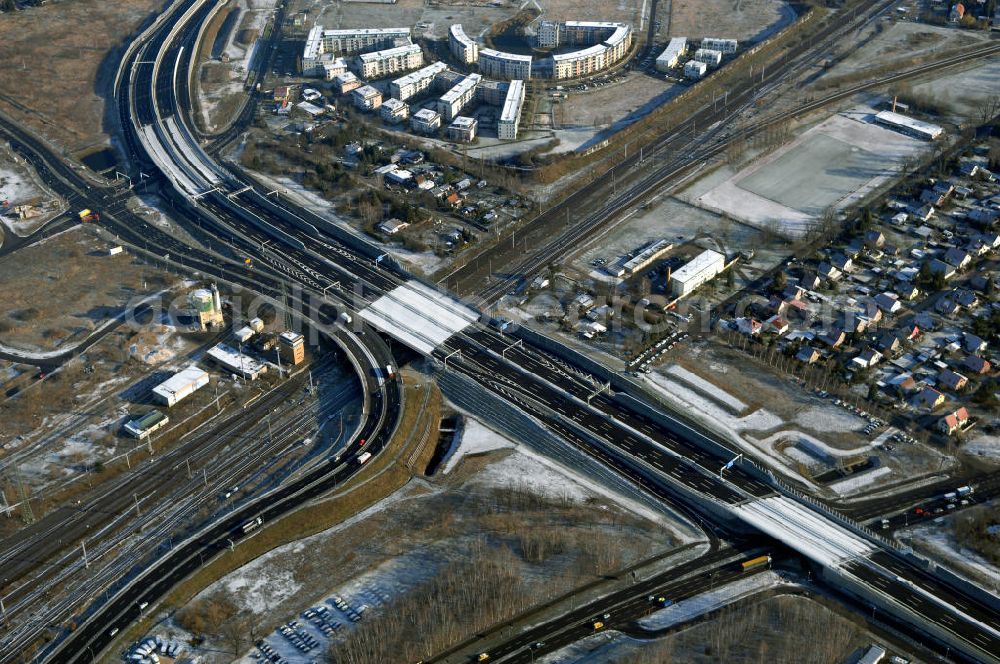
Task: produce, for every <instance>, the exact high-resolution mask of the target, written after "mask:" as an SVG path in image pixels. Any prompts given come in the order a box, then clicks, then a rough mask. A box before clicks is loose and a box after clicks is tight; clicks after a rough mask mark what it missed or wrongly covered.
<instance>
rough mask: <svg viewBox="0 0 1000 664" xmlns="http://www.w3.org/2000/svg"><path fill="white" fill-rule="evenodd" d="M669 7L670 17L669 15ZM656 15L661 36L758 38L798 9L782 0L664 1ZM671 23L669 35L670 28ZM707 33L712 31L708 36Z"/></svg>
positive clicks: (788, 19)
mask: <svg viewBox="0 0 1000 664" xmlns="http://www.w3.org/2000/svg"><path fill="white" fill-rule="evenodd" d="M667 8H669V20H668V17H667ZM657 18H660V19H661V20H662V21H663V23H662V27H661V29H660V37H661V38H666V37H667V36H669V37H687V38H688V39H700V38H701V37H705V36H715V35H725V36H726V37H727V38H730V39H739V40H740V41H741V42H746V41H747V40H751V41H758V40H761V39H764V38H766V37H767V36H769V35H771V34H773V33H774V32H775V31H777V30H780V29H781V28H783V27H785V26H786V25H788V24H790V23H791V22H792V21H793V20H794V19H795V12H794V11H792V9H791V7H789V6H788V3H785V2H782V1H781V0H755V1H753V2H739V3H733V2H728V1H727V0H709V1H708V2H700V3H689V2H671V3H669V4H667V3H664V4H661V5H660V7H659V9H658V10H657ZM668 26H669V34H665V33H667V27H668ZM708 33H711V35H709V34H708Z"/></svg>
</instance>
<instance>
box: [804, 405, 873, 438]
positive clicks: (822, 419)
mask: <svg viewBox="0 0 1000 664" xmlns="http://www.w3.org/2000/svg"><path fill="white" fill-rule="evenodd" d="M795 423H796V424H798V425H799V426H803V427H805V428H807V429H810V430H811V431H838V432H842V433H853V432H856V431H860V430H861V429H862V428H863V426H864V425H865V424H866V422H865V421H864V420H862V419H861V418H860V417H858V416H857V415H854V414H853V413H849V412H847V411H846V410H843V409H841V408H831V407H824V406H813V407H812V408H808V409H806V410H803V411H802V412H800V413H797V414H796V415H795Z"/></svg>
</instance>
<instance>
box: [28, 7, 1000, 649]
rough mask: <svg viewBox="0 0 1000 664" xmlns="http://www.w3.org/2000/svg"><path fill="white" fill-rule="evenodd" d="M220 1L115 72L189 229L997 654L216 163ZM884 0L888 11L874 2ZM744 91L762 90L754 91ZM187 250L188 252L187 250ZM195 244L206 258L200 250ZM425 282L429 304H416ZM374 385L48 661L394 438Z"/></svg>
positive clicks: (538, 357) (696, 450)
mask: <svg viewBox="0 0 1000 664" xmlns="http://www.w3.org/2000/svg"><path fill="white" fill-rule="evenodd" d="M886 6H887V5H886ZM214 8H215V6H214V4H212V3H208V2H204V0H181V2H178V3H177V4H175V5H174V6H173V7H172V8H171V9H170V10H169V12H168V14H166V15H165V17H164V18H163V19H162V20H161V21H159V22H158V23H157V24H156V25H154V26H153V28H151V30H150V31H148V32H147V33H146V34H144V36H143V38H142V39H141V40H140V41H139V42H137V44H136V45H135V47H134V48H132V49H130V51H129V53H128V54H127V56H126V58H125V60H124V61H123V64H122V67H121V69H120V71H119V77H118V80H119V86H118V104H119V112H120V115H121V121H122V126H123V129H124V133H125V134H126V137H125V144H126V145H127V146H128V150H129V151H130V152H131V157H132V159H133V160H134V162H135V163H136V164H137V165H139V164H141V165H142V167H143V168H152V169H156V170H157V171H158V172H160V173H161V174H162V177H163V178H164V179H165V180H166V181H167V182H168V183H169V185H170V186H169V188H165V189H164V191H163V193H164V195H166V196H167V197H169V198H170V199H171V200H172V201H173V204H174V206H175V208H176V209H177V210H179V211H180V216H181V218H182V219H184V220H185V221H186V222H187V223H188V224H189V225H191V224H193V225H195V226H197V228H199V229H200V230H201V231H202V232H203V233H205V234H206V235H212V234H218V235H222V236H223V237H229V238H231V239H230V242H231V243H232V244H233V246H235V247H238V249H239V251H241V252H245V253H246V254H247V255H250V256H253V257H254V258H255V259H256V260H258V261H259V262H260V263H261V264H263V265H266V266H268V269H269V271H270V274H273V275H280V276H276V278H277V279H279V280H281V281H285V282H289V281H290V282H295V283H296V284H298V285H300V286H302V288H303V289H304V290H305V291H307V292H311V293H314V294H318V293H322V294H323V295H328V296H329V297H330V298H331V299H332V300H333V301H335V302H336V303H337V305H338V306H339V308H340V309H342V310H344V311H345V312H350V314H351V315H352V319H353V321H354V322H353V324H354V325H359V324H360V323H359V321H360V319H361V317H359V316H358V315H357V314H358V313H359V312H362V313H365V314H368V316H369V318H368V320H371V317H372V316H375V314H372V313H371V312H373V311H374V312H375V313H376V314H378V316H381V319H380V320H382V324H383V328H384V329H383V331H385V332H386V333H388V334H389V335H391V336H396V338H397V339H400V340H402V341H404V342H405V343H410V344H411V345H413V346H414V347H415V349H417V350H419V351H421V352H423V353H425V354H426V355H428V356H430V357H432V358H434V359H435V360H437V361H438V362H439V364H440V366H443V367H445V368H444V369H442V370H443V371H446V372H452V373H453V374H455V375H460V376H462V377H463V379H464V380H467V381H468V383H469V384H470V385H474V386H477V389H481V390H482V391H483V393H484V394H489V395H492V396H493V397H495V398H499V399H502V400H503V401H505V402H506V403H509V404H511V405H513V406H514V407H516V408H518V409H520V410H521V411H523V412H526V413H528V414H530V415H531V416H532V417H534V418H535V419H536V420H537V421H539V422H541V423H543V424H544V425H545V426H546V427H547V428H548V429H549V430H551V431H552V432H554V433H556V434H558V435H559V436H560V437H562V438H563V440H564V441H566V444H567V445H570V446H573V447H575V448H576V449H577V450H579V451H580V452H582V453H584V454H587V455H588V456H590V457H591V458H593V459H595V460H596V461H598V462H599V463H601V464H604V465H605V466H607V467H608V468H610V469H612V470H614V471H615V472H617V473H619V474H620V475H621V476H623V477H625V478H627V479H628V480H629V481H631V482H634V483H635V484H636V485H637V486H639V487H641V488H642V489H643V490H645V491H648V492H650V493H652V494H653V495H656V496H659V497H663V498H666V499H673V500H682V501H684V502H686V503H687V504H689V505H690V506H691V507H692V508H693V509H696V510H698V511H700V512H701V513H702V515H703V516H704V518H705V519H706V520H720V519H721V520H726V521H729V522H735V523H741V524H742V525H743V526H744V527H746V528H748V529H751V530H759V531H762V532H764V533H765V534H767V535H769V536H772V537H775V538H777V539H779V540H781V541H782V542H784V543H785V544H786V545H787V546H789V548H791V549H793V550H796V551H798V552H799V553H800V554H802V555H805V556H807V557H809V558H810V559H811V560H813V561H814V562H815V563H817V564H818V565H820V566H822V567H823V568H824V570H825V572H826V574H827V575H828V580H829V581H830V582H831V583H833V584H835V585H837V586H838V587H840V588H841V589H842V590H844V591H845V592H847V593H850V594H852V595H855V596H861V597H866V598H867V597H870V598H873V601H876V602H878V603H879V604H880V606H882V607H883V609H884V610H886V611H888V612H890V613H892V614H893V615H895V616H898V617H899V618H900V619H902V620H904V621H907V622H909V623H910V624H913V625H917V626H918V627H919V628H920V629H923V630H925V631H927V632H928V634H930V635H931V637H930V638H933V639H935V640H937V642H938V643H940V644H942V649H943V648H945V647H947V648H950V649H951V651H952V653H953V654H957V655H961V656H962V657H964V658H966V659H967V660H969V661H997V659H996V653H1000V624H998V621H997V614H996V611H995V607H994V606H993V605H991V604H990V603H989V602H988V601H987V600H985V599H984V598H982V597H978V596H975V595H974V594H970V593H969V592H968V591H967V589H963V588H959V587H953V586H952V585H949V583H947V582H945V581H943V580H941V579H939V578H938V577H937V576H934V575H932V574H930V573H927V572H925V571H923V570H921V569H919V567H918V565H917V564H914V562H913V561H912V560H911V559H909V558H907V557H906V556H904V555H901V554H900V553H899V552H897V551H896V550H895V549H893V548H892V547H889V546H887V545H886V544H884V543H882V542H880V541H879V540H877V539H876V538H874V537H872V536H871V535H868V534H866V533H864V531H862V530H861V529H859V528H857V527H855V526H853V525H852V524H851V523H850V521H849V520H847V519H846V518H843V517H842V516H840V515H838V514H836V513H834V512H832V511H829V510H826V509H823V508H820V507H819V506H815V505H812V504H811V503H808V501H804V500H802V499H800V498H798V497H796V496H794V495H791V494H788V493H787V491H786V490H785V489H782V488H781V487H780V485H779V484H778V483H776V482H774V481H773V479H772V478H770V477H769V476H768V474H767V473H765V472H762V471H760V470H759V469H757V468H756V467H755V466H754V465H753V464H752V463H749V462H745V463H737V464H735V465H733V466H731V468H729V470H727V471H726V473H725V474H723V473H722V472H721V471H720V468H721V467H722V465H723V464H725V463H726V462H727V461H729V460H730V458H728V456H727V454H728V452H726V451H725V448H724V446H722V445H721V444H719V443H717V442H715V441H709V439H710V438H711V436H709V435H707V434H705V433H704V432H698V431H695V430H693V429H691V428H690V427H689V426H687V425H685V424H684V423H681V422H678V421H674V420H671V418H669V417H668V416H666V415H659V414H658V415H655V416H654V415H652V414H650V413H649V412H647V409H644V408H639V407H637V406H636V405H635V404H634V403H633V402H631V401H629V400H628V399H625V398H623V395H620V394H615V393H614V391H613V390H611V389H609V388H606V387H605V388H602V387H601V386H600V385H599V383H598V382H597V381H596V380H594V379H593V378H592V377H591V376H590V375H589V374H588V372H586V371H584V370H581V369H580V368H579V367H578V366H575V365H574V363H573V362H572V361H567V360H565V359H562V357H565V356H562V357H561V356H559V355H557V354H553V353H552V352H550V351H547V350H544V349H542V348H541V347H539V346H537V345H533V344H532V343H530V341H525V340H524V339H520V340H518V342H515V341H514V340H512V339H511V338H510V337H507V336H505V335H504V334H503V333H502V331H499V330H497V329H495V328H493V327H491V326H490V325H487V324H480V323H477V322H473V321H472V319H474V318H475V313H474V312H473V313H472V316H471V317H470V318H468V319H463V320H461V321H460V322H458V323H455V322H454V319H456V318H461V314H464V313H466V312H469V310H468V308H467V307H463V306H462V305H460V304H458V303H456V302H453V301H451V300H449V299H448V298H447V297H446V296H444V295H443V294H433V292H432V291H431V290H430V289H428V288H427V287H426V286H425V287H421V288H417V287H416V282H415V281H414V280H413V279H411V278H410V277H409V276H408V275H406V274H405V273H403V271H402V270H401V269H400V268H399V267H398V266H397V265H395V264H394V263H393V262H392V261H391V260H384V259H382V258H379V251H378V249H377V248H375V247H373V246H370V245H368V244H367V243H366V242H364V241H363V240H362V239H360V238H357V237H353V236H351V235H350V234H348V233H347V232H345V231H342V230H340V229H337V228H334V227H332V226H331V225H330V224H329V222H327V221H326V220H324V219H321V218H319V217H317V216H316V215H314V214H312V213H310V212H308V211H306V210H302V209H299V208H296V207H295V206H293V205H291V204H290V203H288V202H287V201H278V202H276V201H275V200H273V199H271V198H269V197H268V196H266V195H265V193H264V192H261V191H259V189H258V188H257V187H256V186H255V185H254V183H253V182H252V181H251V180H249V179H246V178H244V177H243V176H242V175H241V174H240V173H239V172H238V171H234V172H229V171H226V170H225V169H223V168H221V167H219V166H218V165H217V164H216V163H215V162H214V161H212V159H211V158H210V157H209V156H208V155H207V154H206V153H205V151H204V150H203V149H202V147H201V146H200V145H199V144H198V143H197V142H196V141H195V139H194V138H193V135H192V132H191V131H190V130H189V129H188V128H187V127H186V125H185V122H184V119H183V114H180V113H178V112H177V111H178V103H183V100H184V99H185V95H186V94H188V93H185V92H184V88H185V87H186V86H187V81H188V80H190V76H188V75H186V73H185V72H183V71H181V75H180V76H178V75H177V73H178V71H179V70H180V69H181V63H182V62H187V61H186V60H185V59H184V53H185V52H189V50H190V49H191V48H193V47H194V45H195V44H194V43H193V39H194V37H193V35H195V34H197V32H198V30H199V26H200V24H201V22H203V21H205V20H207V19H208V17H209V16H210V15H211V13H212V11H213V9H214ZM880 8H881V9H884V6H883V5H882V4H879V5H878V6H876V7H875V9H876V10H881V9H880ZM774 82H776V81H774ZM765 83H767V81H765ZM747 90H750V91H748V92H747V94H748V95H752V94H754V93H753V92H752V90H753V86H751V87H750V88H747ZM731 94H734V93H733V92H732V91H731ZM174 251H177V252H178V254H179V255H186V254H187V252H188V251H189V249H188V248H186V247H178V248H176V249H174ZM191 253H192V255H195V256H197V255H198V254H197V250H192V251H191ZM205 260H207V261H208V264H209V265H213V266H214V265H216V260H217V257H216V256H213V255H211V254H209V255H208V256H207V257H206V259H205ZM418 291H419V292H420V295H419V297H421V298H423V300H420V302H426V303H427V304H428V308H422V307H421V306H419V305H414V304H413V299H412V298H413V297H414V293H416V292H418ZM432 305H433V306H434V307H438V309H437V310H439V311H444V312H447V313H448V314H449V316H447V317H446V318H448V319H449V320H450V321H451V322H450V323H448V324H451V325H453V327H452V328H450V329H448V330H447V333H446V334H443V335H438V334H437V333H436V332H435V330H440V329H441V326H442V325H443V323H442V321H441V320H439V319H435V318H434V316H435V313H434V311H433V310H431V309H430V307H431V306H432ZM387 311H388V312H391V314H392V315H389V314H386V313H385V312H387ZM451 314H454V316H452V315H451ZM376 317H377V316H376ZM394 326H395V327H394ZM357 336H358V337H361V338H364V337H368V338H371V337H373V336H374V333H373V332H371V331H370V330H368V329H367V328H365V327H361V329H360V330H359V331H358V335H357ZM377 382H378V384H377V385H372V386H371V387H372V391H371V404H372V408H373V410H375V411H378V412H380V413H381V415H380V417H379V418H378V419H377V418H370V419H369V420H368V422H367V423H366V424H365V427H364V429H363V431H362V433H361V434H359V436H358V438H357V441H356V443H355V444H353V445H352V447H351V449H350V452H351V454H352V456H348V457H346V459H347V460H346V462H344V463H341V464H339V465H336V467H334V468H332V469H321V470H319V471H316V472H315V473H313V474H310V475H308V476H306V477H304V478H302V479H301V480H300V481H297V482H295V483H293V484H290V485H288V486H284V487H281V488H280V489H277V490H276V491H274V492H273V493H271V494H270V495H268V497H267V499H266V500H262V501H257V502H255V503H253V504H252V505H248V506H246V507H244V508H242V509H239V510H237V511H236V512H234V513H233V514H232V515H229V516H227V517H226V518H225V519H223V520H222V521H219V522H215V523H213V524H212V525H210V526H208V527H207V528H206V530H205V531H204V532H202V533H200V534H198V535H196V536H195V537H193V538H191V539H189V540H187V541H186V542H184V543H178V545H177V546H176V547H175V548H174V549H173V550H171V551H170V552H169V553H168V554H167V555H165V556H163V557H162V558H161V559H159V560H158V561H157V562H156V564H155V566H154V567H150V568H148V569H147V570H145V571H144V572H143V573H142V574H140V575H138V576H136V577H135V578H134V579H132V580H131V581H130V583H129V584H128V585H127V586H126V587H125V588H120V589H117V590H116V593H115V594H114V596H113V597H112V599H110V600H109V601H108V602H107V603H104V604H101V605H97V606H95V607H93V608H92V610H91V611H90V612H89V614H88V616H87V619H86V620H85V621H84V622H83V625H82V626H81V627H80V628H79V629H78V630H77V631H76V632H74V633H72V634H69V635H67V636H65V638H63V639H62V640H60V641H57V642H56V643H55V644H53V646H52V647H51V648H50V649H49V650H48V651H47V655H46V657H47V659H50V660H51V661H68V662H69V661H72V662H75V661H89V660H91V659H93V658H94V657H95V653H97V652H99V651H100V649H101V648H102V647H104V646H105V645H106V644H107V643H108V642H109V641H110V639H111V632H112V631H113V630H115V629H118V628H120V626H123V625H125V624H127V623H128V622H129V621H130V620H132V619H134V618H135V616H136V615H137V611H138V608H137V606H138V604H139V603H141V602H145V601H150V602H152V601H155V599H156V598H158V597H160V596H162V594H163V593H164V592H165V591H166V590H167V589H168V588H169V587H170V586H171V585H172V584H173V583H174V582H176V581H177V580H178V579H180V578H183V577H184V576H185V575H186V574H188V573H190V572H191V571H192V570H194V569H196V568H197V567H198V566H199V565H200V564H201V563H202V561H203V560H204V559H206V557H210V556H212V555H214V554H215V553H216V552H218V551H219V550H221V549H223V548H225V547H226V546H228V545H229V544H228V543H229V541H230V540H233V539H234V537H235V538H237V539H238V538H239V536H240V534H241V532H242V528H243V526H244V525H246V524H248V523H251V522H253V520H254V519H256V518H257V517H258V516H260V517H262V518H263V519H265V520H269V519H272V518H275V517H276V516H277V515H280V514H282V513H284V511H286V510H287V509H290V507H291V506H292V505H294V504H297V502H298V501H301V500H302V499H303V498H305V497H310V496H314V495H318V494H319V493H321V492H322V491H325V490H326V489H327V488H328V487H329V486H331V485H332V483H333V482H336V481H341V480H342V476H343V475H346V474H349V473H352V472H356V471H357V469H358V464H357V461H356V455H357V454H359V453H360V451H361V450H362V449H366V450H372V451H378V450H379V449H381V447H382V446H383V445H384V444H385V439H386V436H387V430H388V428H387V427H384V426H381V423H382V421H383V420H384V419H385V418H386V413H389V412H394V411H395V410H396V409H397V407H398V395H396V396H395V397H394V396H393V394H392V393H391V392H388V393H387V391H386V384H385V383H383V382H382V381H381V380H380V381H377ZM393 399H395V400H396V401H395V402H394V401H393ZM648 410H655V409H648ZM706 441H709V442H706Z"/></svg>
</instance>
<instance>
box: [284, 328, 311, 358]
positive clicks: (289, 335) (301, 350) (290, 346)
mask: <svg viewBox="0 0 1000 664" xmlns="http://www.w3.org/2000/svg"><path fill="white" fill-rule="evenodd" d="M278 356H279V357H281V361H282V362H286V363H288V364H291V365H292V366H295V365H298V364H302V361H303V360H305V358H306V350H305V339H304V338H303V337H302V335H301V334H299V333H297V332H292V331H291V330H288V331H285V332H282V333H281V334H279V335H278Z"/></svg>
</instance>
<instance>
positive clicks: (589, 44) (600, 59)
mask: <svg viewBox="0 0 1000 664" xmlns="http://www.w3.org/2000/svg"><path fill="white" fill-rule="evenodd" d="M537 41H538V44H539V45H540V46H546V47H551V48H555V47H558V46H585V47H586V48H583V49H580V50H579V51H571V52H569V53H560V54H556V55H553V56H552V77H553V78H555V79H566V78H578V77H581V76H589V75H591V74H596V73H597V72H599V71H601V70H602V69H606V68H607V67H610V66H611V65H613V64H615V63H616V62H618V61H619V60H621V59H622V58H624V57H625V56H626V55H628V51H629V48H630V47H631V46H632V26H630V25H628V24H627V23H613V22H600V21H563V22H562V23H555V22H547V21H543V22H542V24H541V25H540V26H539V28H538V36H537Z"/></svg>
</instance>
